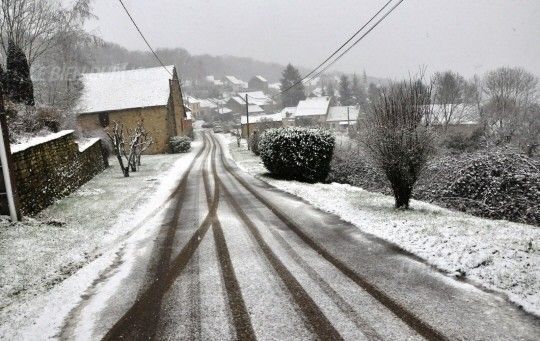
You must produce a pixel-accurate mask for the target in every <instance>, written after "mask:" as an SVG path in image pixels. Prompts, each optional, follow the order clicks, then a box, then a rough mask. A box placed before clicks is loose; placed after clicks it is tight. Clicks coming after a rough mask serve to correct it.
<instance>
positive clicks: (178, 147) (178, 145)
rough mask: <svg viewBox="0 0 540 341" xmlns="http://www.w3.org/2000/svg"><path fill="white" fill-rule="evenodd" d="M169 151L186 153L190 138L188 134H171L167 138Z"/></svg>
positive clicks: (189, 146)
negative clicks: (169, 137)
mask: <svg viewBox="0 0 540 341" xmlns="http://www.w3.org/2000/svg"><path fill="white" fill-rule="evenodd" d="M169 143H170V145H171V151H172V152H173V153H174V154H176V153H187V152H189V150H190V149H191V139H190V138H189V136H173V137H171V139H170V140H169Z"/></svg>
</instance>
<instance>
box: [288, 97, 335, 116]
mask: <svg viewBox="0 0 540 341" xmlns="http://www.w3.org/2000/svg"><path fill="white" fill-rule="evenodd" d="M329 105H330V99H329V98H328V97H327V96H322V97H312V98H306V99H305V100H303V101H300V102H299V103H298V107H297V108H296V113H295V114H294V116H296V117H300V116H320V115H326V113H327V112H328V106H329Z"/></svg>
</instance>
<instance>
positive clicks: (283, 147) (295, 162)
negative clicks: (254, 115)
mask: <svg viewBox="0 0 540 341" xmlns="http://www.w3.org/2000/svg"><path fill="white" fill-rule="evenodd" d="M334 145H335V138H334V136H333V135H332V134H331V133H330V132H328V131H325V130H320V129H305V128H277V129H269V130H267V131H265V132H264V133H263V134H262V135H261V136H260V139H259V145H258V146H259V152H260V155H261V159H262V161H263V163H264V166H265V167H266V169H268V171H269V172H270V173H271V174H272V175H274V176H276V177H280V178H284V179H294V180H301V181H307V182H318V181H324V180H326V177H327V175H328V172H329V171H330V161H331V160H332V154H333V152H334Z"/></svg>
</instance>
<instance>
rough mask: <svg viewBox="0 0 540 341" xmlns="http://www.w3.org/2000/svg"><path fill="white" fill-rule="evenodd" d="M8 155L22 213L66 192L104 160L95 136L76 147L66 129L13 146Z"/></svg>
mask: <svg viewBox="0 0 540 341" xmlns="http://www.w3.org/2000/svg"><path fill="white" fill-rule="evenodd" d="M81 147H82V148H81ZM12 157H13V164H14V174H15V181H16V184H17V185H16V186H17V192H18V194H19V201H20V208H21V212H22V213H23V214H35V213H37V212H39V211H41V210H42V209H44V208H45V207H47V206H49V205H50V204H52V203H53V202H54V201H55V200H57V199H59V198H62V197H64V196H66V195H68V194H69V193H71V192H72V191H74V190H75V189H77V188H79V187H80V186H81V185H82V184H84V183H85V182H87V181H88V180H90V179H92V178H93V177H94V176H95V175H96V174H98V173H99V172H101V171H102V170H103V169H105V167H106V162H107V161H106V158H105V157H104V156H103V151H102V145H101V141H100V140H99V139H94V140H90V141H86V142H85V143H84V145H82V146H79V145H78V143H77V142H76V141H75V136H74V134H73V131H69V130H68V131H62V132H59V133H56V134H53V135H51V136H48V137H47V138H43V137H42V138H40V140H39V141H34V142H32V141H29V142H28V143H26V144H24V145H14V146H12Z"/></svg>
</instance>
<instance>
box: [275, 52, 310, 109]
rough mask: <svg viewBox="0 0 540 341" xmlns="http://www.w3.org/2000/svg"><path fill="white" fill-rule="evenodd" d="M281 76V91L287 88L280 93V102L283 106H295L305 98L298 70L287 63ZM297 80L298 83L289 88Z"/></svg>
mask: <svg viewBox="0 0 540 341" xmlns="http://www.w3.org/2000/svg"><path fill="white" fill-rule="evenodd" d="M282 76H283V78H281V79H280V82H281V91H284V90H286V89H289V90H287V91H286V92H285V93H283V94H281V101H282V104H283V106H284V107H295V106H297V105H298V102H300V101H302V100H304V99H306V94H305V89H304V84H302V83H301V82H300V79H302V77H301V76H300V72H299V71H298V69H296V68H295V67H294V66H292V65H291V64H290V63H289V64H288V65H287V67H286V68H285V70H283V72H282ZM297 82H300V83H299V84H298V85H295V86H294V87H292V88H291V86H293V84H295V83H297Z"/></svg>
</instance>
